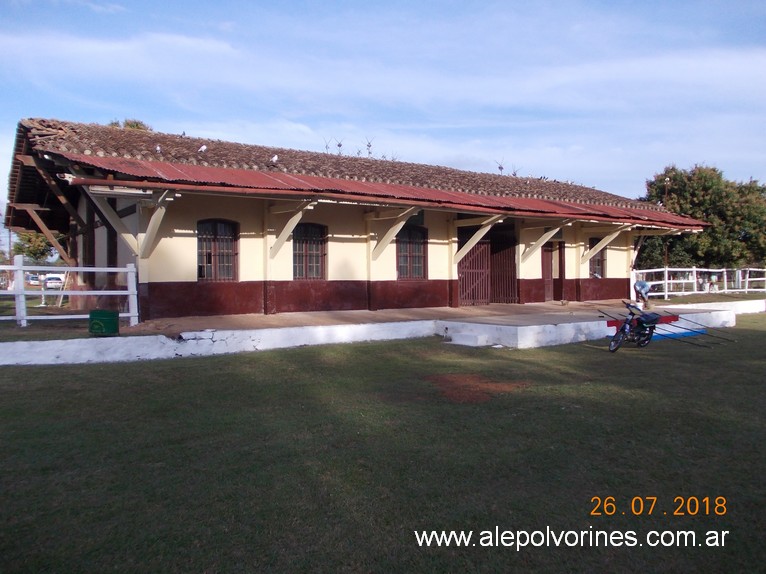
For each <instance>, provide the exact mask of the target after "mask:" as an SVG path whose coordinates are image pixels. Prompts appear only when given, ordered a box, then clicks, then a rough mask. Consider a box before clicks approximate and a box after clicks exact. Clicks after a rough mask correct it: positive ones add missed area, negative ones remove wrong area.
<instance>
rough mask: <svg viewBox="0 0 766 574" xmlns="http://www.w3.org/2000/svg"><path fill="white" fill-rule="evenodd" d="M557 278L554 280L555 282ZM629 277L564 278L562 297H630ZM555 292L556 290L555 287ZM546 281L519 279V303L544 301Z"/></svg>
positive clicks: (602, 298)
mask: <svg viewBox="0 0 766 574" xmlns="http://www.w3.org/2000/svg"><path fill="white" fill-rule="evenodd" d="M555 283H556V280H554V284H555ZM629 290H630V280H628V279H564V280H563V281H561V286H560V293H561V297H560V298H561V299H564V300H568V301H601V300H604V299H623V298H629V297H630V293H629ZM553 292H554V293H555V292H556V289H555V288H554V290H553ZM545 301H546V297H545V283H544V281H543V280H542V279H519V303H543V302H545Z"/></svg>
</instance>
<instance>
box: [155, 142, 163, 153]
mask: <svg viewBox="0 0 766 574" xmlns="http://www.w3.org/2000/svg"><path fill="white" fill-rule="evenodd" d="M154 149H155V150H156V151H157V153H162V148H161V147H160V146H159V144H157V147H156V148H154Z"/></svg>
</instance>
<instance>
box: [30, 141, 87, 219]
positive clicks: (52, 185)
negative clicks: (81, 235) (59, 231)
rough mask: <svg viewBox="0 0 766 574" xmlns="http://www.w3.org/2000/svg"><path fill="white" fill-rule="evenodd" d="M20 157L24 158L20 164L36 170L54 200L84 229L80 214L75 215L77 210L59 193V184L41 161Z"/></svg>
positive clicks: (61, 192) (62, 193)
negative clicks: (54, 197)
mask: <svg viewBox="0 0 766 574" xmlns="http://www.w3.org/2000/svg"><path fill="white" fill-rule="evenodd" d="M16 157H19V156H18V155H17V156H16ZM22 157H23V158H24V159H23V160H22V163H23V164H24V165H26V166H33V167H35V168H36V169H37V173H38V175H39V176H40V178H41V179H42V180H43V181H44V182H45V185H47V186H48V189H50V190H51V193H53V195H54V196H56V199H58V200H59V203H61V205H62V206H64V209H65V210H66V212H67V213H68V214H69V217H71V218H72V219H73V220H74V221H75V222H76V223H77V225H78V226H79V227H85V221H83V219H82V217H80V214H79V213H77V210H76V209H75V208H74V206H73V205H72V204H71V203H70V201H69V199H67V196H66V195H64V192H63V191H61V188H60V187H59V184H58V183H57V182H56V180H55V179H53V178H52V177H51V175H50V174H49V173H48V171H47V170H46V169H45V165H44V164H43V161H42V160H41V159H40V158H38V157H32V156H22ZM30 162H31V163H30Z"/></svg>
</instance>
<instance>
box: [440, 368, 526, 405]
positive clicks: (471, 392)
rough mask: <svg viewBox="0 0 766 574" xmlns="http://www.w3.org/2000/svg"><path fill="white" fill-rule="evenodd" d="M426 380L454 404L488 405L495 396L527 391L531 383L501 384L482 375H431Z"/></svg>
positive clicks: (514, 382)
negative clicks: (521, 390)
mask: <svg viewBox="0 0 766 574" xmlns="http://www.w3.org/2000/svg"><path fill="white" fill-rule="evenodd" d="M426 380H427V381H429V382H430V383H432V384H433V385H434V386H435V387H436V388H437V389H439V392H440V393H441V394H442V396H443V397H444V398H445V399H447V400H448V401H452V402H453V403H486V402H487V401H489V400H490V399H491V398H492V397H493V396H494V395H501V394H507V393H512V392H514V391H518V390H520V389H525V388H527V387H528V386H529V383H527V382H525V381H510V382H502V383H499V382H497V381H493V380H491V379H487V378H486V377H483V376H481V375H471V374H460V375H430V376H428V377H426Z"/></svg>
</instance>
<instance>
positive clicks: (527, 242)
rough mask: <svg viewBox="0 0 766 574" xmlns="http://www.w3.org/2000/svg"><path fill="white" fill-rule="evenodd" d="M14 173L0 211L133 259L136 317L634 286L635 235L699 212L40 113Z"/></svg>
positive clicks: (600, 294)
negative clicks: (136, 285)
mask: <svg viewBox="0 0 766 574" xmlns="http://www.w3.org/2000/svg"><path fill="white" fill-rule="evenodd" d="M9 188H10V189H9V203H8V207H7V209H6V213H5V224H6V226H7V227H9V228H10V229H14V230H36V231H42V232H44V233H46V234H48V235H49V236H50V237H53V235H54V234H55V233H62V234H65V235H67V236H68V238H69V240H68V241H66V242H64V244H63V245H56V248H57V249H58V250H59V252H60V255H61V256H62V258H64V260H65V261H67V262H68V263H69V264H70V265H74V264H77V265H86V266H124V265H125V264H127V263H135V264H136V267H137V269H138V277H139V294H140V299H139V307H140V316H141V319H142V320H147V319H153V318H160V317H172V316H184V315H211V314H236V313H282V312H290V311H322V310H336V309H372V310H375V309H384V308H406V307H438V306H453V307H456V306H463V305H483V304H488V303H491V302H498V303H528V302H541V301H549V300H558V299H562V300H563V299H567V300H573V301H583V300H597V299H611V298H619V297H629V296H630V294H629V277H630V269H631V263H632V260H633V257H634V246H635V243H636V241H637V239H638V238H639V237H641V236H646V235H655V234H667V233H683V232H694V231H698V230H700V229H702V227H703V225H704V223H703V222H700V221H697V220H693V219H690V218H686V217H681V216H678V215H674V214H671V213H669V212H668V211H666V210H665V209H663V208H662V207H660V206H656V205H651V204H648V203H644V202H638V201H633V200H629V199H626V198H623V197H619V196H616V195H612V194H609V193H606V192H602V191H597V190H594V189H590V188H586V187H582V186H578V185H572V184H567V183H561V182H557V181H548V180H541V179H530V178H524V177H512V176H502V175H496V174H488V173H474V172H467V171H460V170H456V169H451V168H446V167H438V166H430V165H420V164H413V163H406V162H401V161H386V160H381V159H370V158H361V157H351V156H341V155H338V154H329V153H316V152H306V151H297V150H290V149H281V148H273V147H266V146H254V145H242V144H238V143H231V142H224V141H211V140H206V139H198V138H191V137H185V136H180V135H171V134H162V133H156V132H153V131H147V130H137V129H123V128H118V127H107V126H102V125H95V124H80V123H71V122H63V121H58V120H45V119H27V120H22V121H21V122H19V124H18V131H17V136H16V144H15V149H14V156H13V158H12V169H11V176H10V180H9ZM85 275H86V276H84V277H81V278H79V281H80V282H81V283H83V282H90V283H91V284H96V286H97V284H98V283H99V282H102V281H105V279H102V278H101V277H100V276H99V275H97V274H85Z"/></svg>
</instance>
